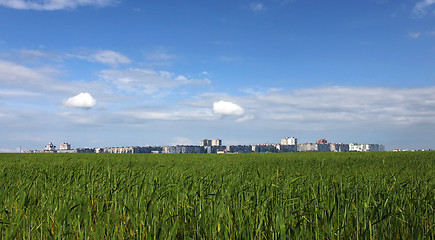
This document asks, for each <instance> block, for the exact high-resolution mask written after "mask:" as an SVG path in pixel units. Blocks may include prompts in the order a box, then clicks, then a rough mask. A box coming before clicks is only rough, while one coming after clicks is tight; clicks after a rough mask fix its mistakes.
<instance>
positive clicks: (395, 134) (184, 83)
mask: <svg viewBox="0 0 435 240" xmlns="http://www.w3.org/2000/svg"><path fill="white" fill-rule="evenodd" d="M434 64H435V1H434V0H403V1H401V0H396V1H392V0H367V1H333V2H328V1H309V0H268V1H248V0H246V1H245V0H240V1H227V0H220V1H123V0H80V1H79V0H68V1H67V0H56V1H55V0H45V1H36V0H0V133H1V134H0V136H1V138H0V152H11V151H12V152H13V151H17V149H19V147H20V146H21V147H22V148H23V149H42V148H43V147H44V145H46V144H47V143H48V142H53V143H54V144H55V145H57V146H59V144H60V143H61V142H69V143H71V144H72V147H110V146H131V145H139V146H145V145H173V144H195V145H198V144H199V140H201V139H205V138H208V139H215V138H220V139H223V143H224V144H226V145H231V144H259V143H267V142H268V143H278V142H279V141H280V139H281V138H284V137H287V136H295V137H297V138H298V139H299V142H314V141H315V140H317V139H320V138H327V139H328V140H329V141H330V142H345V143H350V142H357V143H381V144H385V145H386V148H387V149H389V150H391V149H393V148H402V149H420V148H425V149H428V148H432V149H433V148H435V144H434V140H435V130H434V129H435V66H434Z"/></svg>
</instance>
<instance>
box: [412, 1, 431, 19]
mask: <svg viewBox="0 0 435 240" xmlns="http://www.w3.org/2000/svg"><path fill="white" fill-rule="evenodd" d="M434 4H435V0H423V1H420V2H418V3H416V4H415V7H414V9H413V13H414V14H415V15H417V16H422V15H424V14H426V11H427V9H428V8H429V7H431V6H432V5H434Z"/></svg>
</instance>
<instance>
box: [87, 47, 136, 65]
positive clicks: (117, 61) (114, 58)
mask: <svg viewBox="0 0 435 240" xmlns="http://www.w3.org/2000/svg"><path fill="white" fill-rule="evenodd" d="M91 59H92V60H93V61H96V62H99V63H103V64H108V65H111V66H114V67H116V66H118V65H121V64H128V63H131V60H130V59H129V58H128V57H126V56H124V55H122V54H120V53H118V52H114V51H112V50H100V51H97V52H96V53H95V54H93V55H92V56H91Z"/></svg>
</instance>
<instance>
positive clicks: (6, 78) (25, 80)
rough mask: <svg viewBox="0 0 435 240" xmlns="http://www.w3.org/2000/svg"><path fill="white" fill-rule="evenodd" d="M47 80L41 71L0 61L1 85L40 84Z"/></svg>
mask: <svg viewBox="0 0 435 240" xmlns="http://www.w3.org/2000/svg"><path fill="white" fill-rule="evenodd" d="M47 78H48V76H47V75H45V74H44V73H43V70H42V69H36V70H35V69H31V68H27V67H25V66H22V65H19V64H16V63H12V62H7V61H2V60H0V83H3V84H8V85H9V84H11V85H12V84H13V85H15V84H17V85H22V84H32V83H33V84H41V83H43V82H44V81H46V79H47Z"/></svg>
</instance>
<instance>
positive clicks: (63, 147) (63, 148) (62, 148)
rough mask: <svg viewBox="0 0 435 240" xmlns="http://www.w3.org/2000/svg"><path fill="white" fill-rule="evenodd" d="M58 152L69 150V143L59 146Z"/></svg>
mask: <svg viewBox="0 0 435 240" xmlns="http://www.w3.org/2000/svg"><path fill="white" fill-rule="evenodd" d="M60 150H71V144H69V143H62V144H60Z"/></svg>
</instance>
